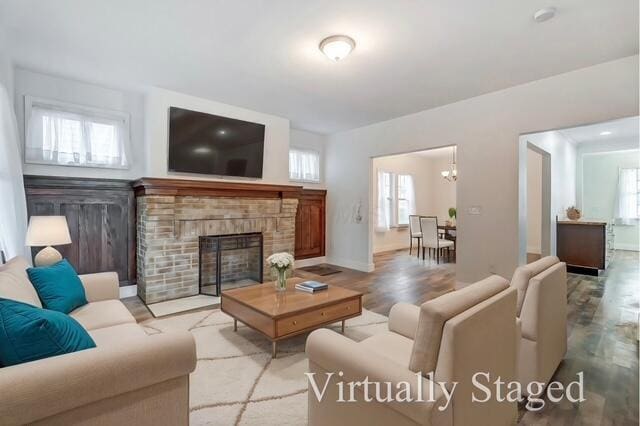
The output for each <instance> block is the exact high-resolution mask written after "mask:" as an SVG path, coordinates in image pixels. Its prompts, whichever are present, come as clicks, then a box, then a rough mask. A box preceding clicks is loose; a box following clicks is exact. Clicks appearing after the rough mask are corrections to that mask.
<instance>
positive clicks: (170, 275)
mask: <svg viewBox="0 0 640 426" xmlns="http://www.w3.org/2000/svg"><path fill="white" fill-rule="evenodd" d="M258 186H259V185H258ZM147 192H151V191H147ZM158 192H160V191H158ZM280 197H282V192H281V193H280ZM297 206H298V200H297V198H251V197H247V195H246V194H245V195H243V196H239V197H219V196H209V195H202V196H201V195H198V196H190V195H146V194H141V193H138V197H137V227H138V233H137V272H138V295H139V296H140V298H142V300H144V301H145V303H154V302H161V301H164V300H169V299H175V298H178V297H186V296H192V295H195V294H198V291H199V288H198V267H199V265H198V261H199V259H198V238H199V237H200V236H205V235H225V234H240V233H248V232H261V233H262V235H263V244H264V245H263V255H264V259H266V258H267V257H268V256H269V255H271V254H273V253H276V252H280V251H286V252H289V253H293V252H294V246H295V216H296V209H297ZM270 273H271V271H270V270H269V267H268V266H267V264H266V261H265V262H264V271H263V274H264V279H265V280H268V279H270V276H271V275H270Z"/></svg>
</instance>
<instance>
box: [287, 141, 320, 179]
mask: <svg viewBox="0 0 640 426" xmlns="http://www.w3.org/2000/svg"><path fill="white" fill-rule="evenodd" d="M289 179H290V180H293V181H298V182H313V183H319V182H320V154H319V153H318V152H317V151H312V150H302V149H291V150H289Z"/></svg>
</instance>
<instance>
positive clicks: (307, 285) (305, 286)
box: [296, 281, 329, 293]
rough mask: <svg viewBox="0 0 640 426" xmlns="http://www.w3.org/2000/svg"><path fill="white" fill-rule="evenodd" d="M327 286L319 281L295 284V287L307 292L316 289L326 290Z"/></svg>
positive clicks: (312, 291) (313, 291)
mask: <svg viewBox="0 0 640 426" xmlns="http://www.w3.org/2000/svg"><path fill="white" fill-rule="evenodd" d="M327 288H329V286H328V285H326V284H325V283H319V282H318V281H305V282H303V283H300V284H296V289H297V290H300V291H306V292H307V293H315V292H316V291H321V290H326V289H327Z"/></svg>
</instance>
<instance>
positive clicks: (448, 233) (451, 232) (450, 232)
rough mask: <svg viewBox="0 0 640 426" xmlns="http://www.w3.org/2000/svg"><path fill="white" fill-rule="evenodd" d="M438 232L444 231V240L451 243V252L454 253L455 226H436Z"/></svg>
mask: <svg viewBox="0 0 640 426" xmlns="http://www.w3.org/2000/svg"><path fill="white" fill-rule="evenodd" d="M438 230H439V231H444V238H445V240H449V241H453V252H454V254H455V253H457V252H456V225H438Z"/></svg>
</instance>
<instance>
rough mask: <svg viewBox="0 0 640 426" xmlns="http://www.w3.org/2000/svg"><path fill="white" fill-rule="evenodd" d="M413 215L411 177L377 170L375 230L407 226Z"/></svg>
mask: <svg viewBox="0 0 640 426" xmlns="http://www.w3.org/2000/svg"><path fill="white" fill-rule="evenodd" d="M414 213H415V192H414V189H413V177H412V176H411V175H400V174H395V173H390V172H385V171H383V170H378V208H377V216H378V217H377V222H376V230H377V231H379V232H382V231H386V230H388V229H389V228H397V227H405V226H408V225H409V215H412V214H414Z"/></svg>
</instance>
